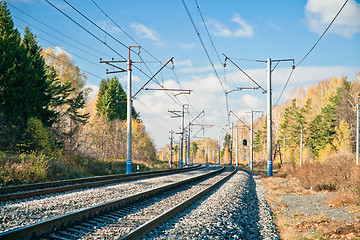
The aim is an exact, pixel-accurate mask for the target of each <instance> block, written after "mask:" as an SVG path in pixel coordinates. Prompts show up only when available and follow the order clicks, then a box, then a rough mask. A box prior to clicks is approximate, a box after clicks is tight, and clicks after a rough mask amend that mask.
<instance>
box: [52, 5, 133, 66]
mask: <svg viewBox="0 0 360 240" xmlns="http://www.w3.org/2000/svg"><path fill="white" fill-rule="evenodd" d="M45 1H46V2H47V3H48V4H50V5H51V6H52V7H53V8H55V9H56V10H58V11H59V12H60V13H62V14H63V15H64V16H66V17H67V18H68V19H70V20H71V21H72V22H73V23H75V24H76V25H78V26H79V27H80V28H81V29H83V30H84V31H86V32H87V33H88V34H90V35H91V36H93V37H94V38H96V39H97V40H98V41H100V42H101V43H103V44H104V45H105V46H107V47H108V48H110V49H111V50H112V51H113V52H115V53H116V54H117V55H119V56H120V57H121V58H122V59H123V60H126V58H125V57H124V56H122V55H121V54H120V53H119V52H117V51H116V50H115V49H114V48H112V47H111V46H109V45H108V44H107V43H106V42H104V41H103V40H101V39H100V38H99V37H97V36H96V35H95V34H93V33H92V32H90V31H89V30H88V29H86V28H85V27H83V26H82V25H81V24H80V23H78V22H77V21H75V20H74V19H73V18H71V17H70V16H69V15H67V14H66V13H65V12H63V11H62V10H61V9H59V8H58V7H56V6H55V5H54V4H52V3H51V2H50V1H49V0H45Z"/></svg>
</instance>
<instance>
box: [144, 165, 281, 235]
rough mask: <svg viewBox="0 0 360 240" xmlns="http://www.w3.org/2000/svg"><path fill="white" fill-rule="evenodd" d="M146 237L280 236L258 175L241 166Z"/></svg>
mask: <svg viewBox="0 0 360 240" xmlns="http://www.w3.org/2000/svg"><path fill="white" fill-rule="evenodd" d="M144 239H280V237H279V233H278V230H277V227H276V224H275V223H274V221H273V217H272V213H271V210H270V208H269V205H268V203H267V200H266V195H265V191H264V189H263V188H262V187H261V186H260V184H259V183H258V179H257V178H256V177H253V176H252V175H251V174H250V173H248V172H246V171H243V170H239V171H238V172H237V173H236V174H235V175H234V176H233V177H232V178H231V179H230V180H228V181H227V182H226V183H224V184H223V185H222V186H221V187H219V188H218V189H217V190H215V191H214V192H212V193H211V194H210V195H207V196H204V197H203V198H202V199H201V200H199V201H198V202H197V203H196V204H194V205H192V206H190V207H189V208H188V209H186V210H185V211H184V212H182V213H181V214H179V215H178V216H176V217H174V218H172V219H171V220H169V221H167V222H165V223H164V224H162V225H161V226H160V227H159V228H157V229H155V230H154V231H153V232H151V233H149V234H148V235H147V236H145V237H144Z"/></svg>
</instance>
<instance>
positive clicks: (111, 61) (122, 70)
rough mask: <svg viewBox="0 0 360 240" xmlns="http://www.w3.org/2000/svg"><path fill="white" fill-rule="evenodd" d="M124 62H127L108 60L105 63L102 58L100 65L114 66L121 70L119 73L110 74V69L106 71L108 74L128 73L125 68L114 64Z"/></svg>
mask: <svg viewBox="0 0 360 240" xmlns="http://www.w3.org/2000/svg"><path fill="white" fill-rule="evenodd" d="M122 62H126V61H116V60H114V59H112V60H109V61H108V60H106V61H105V60H102V58H100V63H106V64H107V65H110V66H112V67H114V68H117V69H119V71H112V72H109V71H108V69H106V74H111V73H121V72H126V70H125V69H123V68H121V67H119V66H116V65H115V64H114V63H122Z"/></svg>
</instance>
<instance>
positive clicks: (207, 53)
mask: <svg viewBox="0 0 360 240" xmlns="http://www.w3.org/2000/svg"><path fill="white" fill-rule="evenodd" d="M181 1H182V3H183V6H184V8H185V10H186V13H187V15H188V17H189V19H190V21H191V24H192V25H193V27H194V30H195V32H196V35H197V36H198V38H199V40H200V43H201V45H202V47H203V49H204V51H205V53H206V56H207V58H208V60H209V62H210V64H211V66H212V68H213V70H214V72H215V75H216V77H217V79H218V80H219V82H220V85H221V87H222V88H223V90H224V92H225V93H226V90H225V87H224V85H223V83H222V82H221V80H220V77H219V75H218V73H217V71H216V68H215V65H214V63H213V61H212V60H211V58H210V55H209V52H208V51H207V49H206V47H205V44H204V42H203V40H202V38H201V36H200V32H199V31H198V30H197V28H196V25H195V23H194V20H193V18H192V16H191V14H190V11H189V9H188V7H187V6H186V3H185V1H184V0H181Z"/></svg>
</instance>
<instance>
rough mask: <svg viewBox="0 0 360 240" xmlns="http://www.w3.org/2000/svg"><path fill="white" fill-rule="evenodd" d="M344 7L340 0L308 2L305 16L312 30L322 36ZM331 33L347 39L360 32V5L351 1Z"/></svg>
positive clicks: (332, 27) (330, 30)
mask: <svg viewBox="0 0 360 240" xmlns="http://www.w3.org/2000/svg"><path fill="white" fill-rule="evenodd" d="M342 5H343V1H339V0H308V2H307V3H306V6H305V15H306V20H307V22H308V24H309V27H310V30H311V31H314V32H316V33H318V34H322V32H323V31H324V30H325V29H326V27H327V26H328V25H329V23H330V22H331V21H332V19H333V18H334V17H335V15H336V14H337V12H338V11H339V10H340V8H341V6H342ZM329 32H332V33H335V34H338V35H340V36H343V37H346V38H350V37H351V36H353V35H354V34H356V33H358V32H360V4H359V3H357V2H356V1H355V0H349V1H348V3H347V5H346V6H345V7H344V8H343V10H342V12H341V13H340V14H339V16H338V17H337V19H336V20H335V22H334V23H333V24H332V26H331V28H330V29H329Z"/></svg>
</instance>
